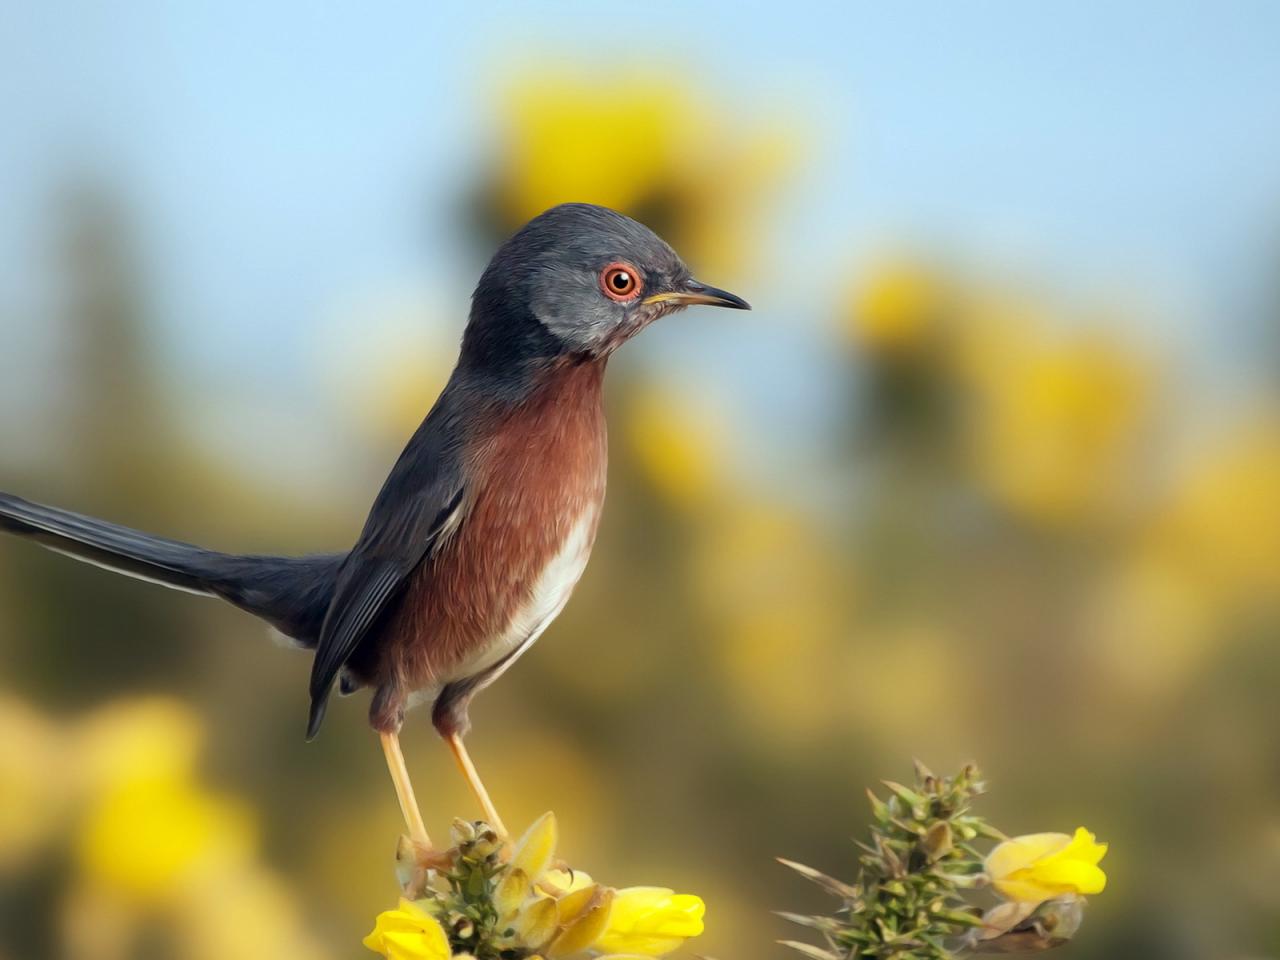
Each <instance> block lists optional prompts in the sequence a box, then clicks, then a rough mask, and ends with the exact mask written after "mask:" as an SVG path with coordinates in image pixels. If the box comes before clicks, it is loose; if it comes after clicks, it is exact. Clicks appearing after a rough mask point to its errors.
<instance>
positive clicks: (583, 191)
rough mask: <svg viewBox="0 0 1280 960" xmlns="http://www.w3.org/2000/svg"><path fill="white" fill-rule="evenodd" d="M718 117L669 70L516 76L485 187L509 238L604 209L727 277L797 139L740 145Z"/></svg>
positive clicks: (763, 137) (765, 137) (758, 137)
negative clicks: (566, 213)
mask: <svg viewBox="0 0 1280 960" xmlns="http://www.w3.org/2000/svg"><path fill="white" fill-rule="evenodd" d="M718 114H719V111H717V110H716V109H715V108H713V107H711V106H709V105H707V104H704V103H702V102H700V101H699V100H698V98H697V97H696V96H695V95H694V94H693V93H692V91H691V90H690V89H689V87H688V86H687V85H686V84H685V83H683V82H681V81H680V80H679V79H676V78H673V75H672V73H671V72H670V71H660V72H659V71H652V70H647V71H646V70H637V71H634V72H632V73H629V74H624V75H622V76H614V77H612V78H610V79H607V80H603V81H602V79H601V78H599V77H583V76H580V75H578V74H575V73H571V72H565V71H560V72H547V71H545V70H534V71H529V72H526V73H524V74H521V75H520V76H518V77H516V78H514V79H513V81H512V82H511V84H510V85H509V87H508V89H507V91H506V93H505V96H504V98H503V101H502V103H501V104H500V124H501V129H502V133H503V146H504V150H503V155H504V162H503V166H502V168H501V169H500V170H498V171H496V173H497V179H496V182H495V183H494V184H492V185H491V187H490V188H489V189H490V191H491V193H492V199H493V202H494V206H495V207H496V211H495V212H496V213H497V215H498V217H499V219H500V220H501V224H500V226H501V228H502V230H503V231H504V232H505V231H506V230H508V229H510V228H513V227H514V226H516V225H518V224H520V223H522V222H524V221H525V220H527V219H529V218H530V217H532V216H535V215H536V214H538V213H540V212H542V211H543V210H545V209H546V208H547V207H550V206H553V205H555V204H557V203H564V202H567V201H585V202H589V203H598V204H603V205H604V206H608V207H613V208H614V209H616V210H621V211H624V212H626V213H630V214H632V215H635V216H638V217H640V218H641V219H643V220H644V221H645V222H646V223H648V224H649V225H650V226H652V227H653V228H655V229H656V230H658V231H659V232H660V233H662V234H663V235H664V236H666V237H667V239H668V240H671V241H672V242H673V243H674V244H675V245H676V247H677V248H679V249H680V250H681V251H682V252H684V253H685V254H686V255H688V256H689V257H690V258H691V259H692V261H693V262H695V263H696V264H697V265H698V268H699V269H700V270H704V271H705V272H707V273H709V274H710V273H717V272H719V271H722V270H726V271H727V270H728V269H731V268H732V267H733V266H735V265H738V264H740V263H741V261H742V260H743V258H744V254H745V252H746V247H747V246H748V244H749V243H750V242H751V241H752V239H753V238H754V237H755V236H757V235H758V234H759V232H760V231H759V230H758V229H755V228H754V227H755V224H753V223H752V220H753V219H754V218H755V216H756V215H757V213H758V212H759V210H760V207H761V203H760V200H761V199H762V198H763V197H764V196H765V195H766V194H767V193H768V192H770V188H772V186H773V185H774V184H775V183H776V182H777V181H778V179H779V178H780V173H781V171H782V170H783V169H785V168H786V167H787V166H789V165H790V163H791V161H790V156H791V154H792V152H793V144H794V138H793V137H789V136H780V135H779V134H777V133H775V132H773V131H769V132H766V133H764V134H755V135H748V136H746V137H744V136H743V135H741V134H740V133H739V132H738V129H739V128H740V125H734V126H732V127H730V126H728V125H726V124H722V123H720V122H718V120H717V117H718Z"/></svg>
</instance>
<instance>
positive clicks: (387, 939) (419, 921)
mask: <svg viewBox="0 0 1280 960" xmlns="http://www.w3.org/2000/svg"><path fill="white" fill-rule="evenodd" d="M363 942H364V945H365V946H366V947H368V948H369V949H370V950H374V951H376V952H378V953H380V954H382V955H383V956H384V957H387V958H389V960H449V957H450V956H452V952H451V951H450V949H449V938H448V937H447V936H446V935H445V932H444V928H443V927H442V926H440V922H439V921H438V920H436V918H435V917H433V916H431V914H429V913H427V912H426V911H425V910H423V909H422V908H421V907H419V906H418V905H417V904H415V903H411V902H410V901H408V900H404V899H402V900H401V901H400V906H399V907H397V908H396V909H395V910H386V911H384V912H382V913H380V914H378V919H377V921H376V922H375V923H374V927H373V932H372V933H371V934H369V935H368V936H367V937H365V938H364V941H363Z"/></svg>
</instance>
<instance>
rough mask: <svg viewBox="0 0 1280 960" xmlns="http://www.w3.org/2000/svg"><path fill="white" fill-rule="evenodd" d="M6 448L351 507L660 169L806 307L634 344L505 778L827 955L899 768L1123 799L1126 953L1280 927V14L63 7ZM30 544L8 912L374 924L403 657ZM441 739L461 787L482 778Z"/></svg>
mask: <svg viewBox="0 0 1280 960" xmlns="http://www.w3.org/2000/svg"><path fill="white" fill-rule="evenodd" d="M4 20H5V27H4V37H3V41H2V44H3V50H4V53H3V56H0V109H2V110H3V115H4V117H5V124H4V126H5V134H4V136H3V138H2V139H0V489H5V490H10V491H13V492H15V493H18V494H21V495H23V496H27V497H30V498H33V499H38V500H43V501H48V502H52V503H55V504H59V505H63V506H68V507H72V508H74V509H78V510H82V511H86V512H91V513H95V514H99V515H102V516H105V517H109V518H111V519H114V520H117V521H120V522H124V523H128V524H131V525H134V526H138V527H141V528H143V529H147V530H152V531H156V532H161V533H165V534H167V535H170V536H173V537H176V538H180V539H185V540H192V541H197V542H200V543H205V544H208V545H211V546H214V547H221V548H226V549H236V550H245V551H260V552H292V551H296V552H304V551H309V550H318V549H331V548H340V547H344V546H346V545H348V544H350V543H351V542H352V541H353V540H354V538H355V536H356V534H357V533H358V530H359V527H360V525H361V523H362V521H363V516H364V513H365V511H366V509H367V507H368V504H369V503H370V502H371V500H372V497H373V495H374V493H375V492H376V490H377V488H378V485H379V484H380V482H381V479H382V477H383V476H384V474H385V472H386V470H387V469H388V468H389V465H390V463H391V462H392V461H393V460H394V458H395V456H396V455H397V453H398V452H399V449H400V446H401V445H402V443H403V442H404V440H405V439H406V437H407V436H408V434H409V433H410V432H411V431H412V429H413V428H414V426H416V424H417V423H418V421H419V420H420V419H421V417H422V416H423V414H424V413H425V411H426V410H427V408H428V407H429V405H430V403H431V402H432V400H433V398H434V396H435V394H436V391H437V390H438V389H439V388H440V386H441V385H442V383H443V381H444V378H445V377H446V375H447V373H448V370H449V369H450V367H451V365H452V363H453V360H454V354H455V345H456V343H457V340H458V337H459V335H460V333H461V330H462V326H463V323H464V321H465V317H466V311H467V307H468V301H467V298H468V295H469V293H470V290H471V287H472V285H473V284H474V282H475V279H476V277H477V276H478V274H479V271H480V269H481V267H482V266H483V264H484V262H485V260H486V259H487V257H488V256H489V254H490V253H491V252H492V250H493V249H494V247H495V245H496V244H497V243H498V242H499V240H500V239H501V238H502V237H504V236H505V235H506V234H507V233H509V232H510V231H511V230H513V229H514V228H515V227H516V226H518V225H519V224H520V223H521V222H522V221H524V220H525V219H526V218H528V217H529V216H531V215H533V214H535V213H537V212H539V211H540V210H542V209H543V208H545V207H547V206H548V205H550V204H553V203H556V202H560V201H564V200H587V201H594V202H598V203H604V204H608V205H612V206H615V207H617V208H619V209H622V210H625V211H627V212H629V213H632V214H634V215H636V216H638V217H640V218H642V219H644V220H645V221H646V222H647V223H649V224H650V225H652V226H653V227H655V228H656V229H658V230H659V231H660V232H661V233H663V234H664V235H665V236H666V237H667V238H668V239H669V240H670V241H671V242H672V243H673V244H674V245H675V246H676V247H677V248H678V249H679V250H680V251H681V252H682V253H683V254H684V256H685V258H686V259H687V260H688V261H689V262H690V263H691V265H692V266H693V267H694V269H695V270H696V271H697V273H698V275H699V276H701V277H703V278H704V279H706V280H707V281H709V282H712V283H716V284H719V285H723V286H725V287H727V288H729V289H732V290H734V291H735V292H739V293H741V294H742V295H743V296H745V297H747V298H748V299H749V300H751V301H752V303H753V304H754V306H755V311H754V312H753V313H751V314H744V315H726V314H723V313H720V312H717V311H692V312H688V313H685V314H682V315H680V316H679V317H677V318H673V319H670V320H668V321H666V322H664V323H662V324H660V325H658V326H655V327H654V328H652V329H650V330H648V331H647V332H646V333H645V334H644V335H643V336H642V337H641V338H640V339H639V340H638V341H637V342H635V343H633V344H631V345H629V346H628V347H627V348H626V349H625V350H623V351H622V352H621V353H620V355H619V356H618V357H617V358H616V359H615V360H614V362H613V364H612V365H611V366H612V372H611V376H610V384H609V389H608V405H609V418H610V424H611V428H612V464H611V472H610V494H609V504H608V507H607V509H606V511H605V518H604V522H603V525H602V529H601V532H600V539H599V542H598V545H597V548H596V551H595V557H594V559H593V561H592V564H591V566H590V567H589V569H588V571H587V574H586V576H585V577H584V579H583V582H582V584H581V585H580V587H579V589H578V592H577V595H576V597H575V599H574V601H573V602H572V603H571V604H570V605H569V606H568V608H567V610H566V612H565V613H564V615H563V616H562V617H561V618H560V619H559V621H558V622H557V623H556V624H555V625H554V626H553V627H552V628H551V630H550V631H549V632H548V634H547V635H546V637H545V638H544V639H543V640H542V642H541V643H539V644H538V645H537V647H536V648H535V649H534V650H533V651H532V652H531V653H530V654H529V655H528V656H527V657H525V658H524V659H522V660H521V662H520V664H519V665H518V666H517V667H516V668H515V669H514V670H512V671H511V672H510V673H509V674H508V675H507V678H506V679H504V681H503V682H502V683H501V684H499V685H497V686H496V687H495V688H494V689H493V690H491V691H489V692H488V693H487V694H486V695H485V696H483V697H481V698H480V699H479V701H478V702H477V705H476V707H475V709H474V710H473V716H474V717H475V720H476V728H475V731H474V733H473V735H472V737H471V739H470V741H469V742H470V744H471V748H472V751H473V754H474V755H475V758H476V761H477V763H478V764H479V765H480V768H481V770H482V771H484V773H485V776H486V779H487V780H488V782H489V786H490V788H491V789H492V791H493V793H494V796H495V799H496V801H497V803H498V805H499V807H500V808H501V809H502V810H503V812H504V815H505V816H506V818H507V820H508V822H509V823H511V824H513V825H521V824H524V823H527V822H528V821H529V820H531V819H532V818H533V817H534V816H535V815H537V814H539V813H541V812H542V811H543V810H546V809H551V808H553V809H555V810H556V811H557V813H558V814H559V816H560V818H561V824H562V842H561V850H562V852H563V853H564V855H565V856H566V857H568V858H569V859H570V860H571V861H572V862H573V863H575V864H577V865H579V866H582V867H585V868H586V869H589V870H590V871H591V872H592V873H593V875H595V876H596V877H597V878H598V879H601V880H603V881H605V882H610V883H614V884H618V885H626V884H633V883H661V884H666V885H671V886H675V887H677V888H680V889H682V890H689V891H694V892H698V893H700V894H701V895H702V896H703V897H704V898H705V900H706V901H707V903H708V909H709V913H708V933H707V935H706V937H705V938H704V939H703V940H702V941H699V943H698V944H696V945H695V946H696V952H698V953H701V954H706V955H710V956H718V957H726V958H727V957H740V956H769V955H781V954H782V952H783V951H782V948H780V947H773V946H771V944H772V942H773V940H774V939H775V938H776V937H779V936H784V935H787V934H788V933H789V931H787V930H786V929H785V928H784V927H783V925H782V922H781V921H777V920H775V919H774V918H773V917H771V915H770V914H769V912H768V911H770V910H774V909H792V910H805V909H809V908H814V909H816V908H818V907H821V906H825V905H826V904H824V903H823V902H822V900H821V895H820V893H818V892H816V891H814V890H812V889H810V888H808V887H807V886H806V885H803V884H801V883H799V882H798V881H796V880H795V879H794V878H793V877H792V876H790V875H789V873H788V872H787V871H785V870H783V869H782V868H781V867H779V866H777V865H776V864H774V863H773V860H772V858H773V857H774V856H775V855H787V856H790V857H793V858H796V859H799V860H802V861H805V862H807V863H811V864H813V865H815V866H817V867H819V868H821V869H824V870H827V871H828V872H831V873H835V874H847V875H852V874H853V873H854V872H855V856H854V850H853V847H852V846H851V844H850V843H849V842H848V838H849V837H850V836H853V835H855V834H861V832H862V830H863V825H864V824H865V821H866V809H865V800H864V798H863V794H862V791H863V787H864V786H867V785H870V784H872V783H874V782H875V781H876V780H877V779H878V778H880V777H892V778H895V779H907V778H909V776H910V759H911V757H913V756H918V757H920V758H921V759H922V760H924V761H925V762H927V763H928V764H930V765H931V766H933V767H934V768H935V769H936V770H938V771H939V772H943V771H948V770H951V769H954V768H955V767H957V766H958V765H959V764H961V763H962V762H964V761H968V760H975V761H977V762H979V763H980V764H981V765H982V767H983V768H984V769H985V771H986V772H987V774H988V777H989V780H990V781H991V783H992V785H993V793H992V795H991V796H990V798H989V799H988V801H987V802H986V804H985V807H984V809H983V812H984V813H986V814H988V815H989V816H990V817H991V818H992V819H993V820H994V821H995V822H996V823H998V824H999V825H1001V826H1002V827H1003V828H1004V829H1006V830H1008V831H1010V832H1032V831H1040V830H1059V831H1070V830H1072V829H1073V828H1074V827H1075V826H1077V825H1078V824H1085V825H1087V826H1088V827H1089V828H1090V829H1092V830H1094V831H1096V832H1097V833H1098V835H1099V837H1100V838H1101V839H1104V840H1108V841H1110V842H1111V844H1112V852H1111V853H1110V855H1109V856H1108V859H1107V862H1106V864H1105V865H1106V866H1107V868H1108V872H1109V874H1110V876H1111V886H1110V888H1109V889H1108V891H1107V892H1106V894H1105V895H1104V896H1102V897H1100V898H1098V899H1097V900H1096V902H1094V903H1093V904H1092V905H1091V907H1090V917H1089V921H1088V923H1087V924H1086V927H1085V929H1084V932H1083V933H1082V935H1081V936H1080V938H1079V939H1078V941H1077V942H1076V943H1074V944H1073V945H1072V946H1070V947H1068V948H1066V949H1067V950H1068V951H1070V953H1071V954H1072V955H1074V956H1079V957H1082V958H1084V957H1118V956H1123V957H1161V958H1165V957H1174V958H1176V957H1188V958H1191V957H1259V956H1276V955H1278V954H1280V912H1278V910H1280V720H1278V719H1277V709H1276V703H1277V696H1276V690H1277V688H1278V687H1280V636H1277V634H1278V632H1280V282H1278V281H1277V276H1278V275H1280V273H1278V271H1277V267H1278V266H1280V111H1277V110H1276V91H1277V90H1280V57H1277V56H1276V51H1277V47H1276V42H1277V40H1276V38H1277V36H1278V35H1280V8H1277V7H1276V6H1274V5H1271V4H1266V3H1261V2H1259V3H1244V2H1232V3H1223V4H1184V3H1153V2H1152V3H1147V2H1135V3H1130V4H1125V5H1122V6H1117V5H1111V4H1101V3H1076V4H1034V5H1032V4H1018V3H992V4H982V5H971V6H970V5H966V6H965V7H964V8H961V7H960V6H957V5H950V4H941V3H933V4H895V5H872V4H857V5H853V4H850V5H839V6H837V5H806V4H804V3H789V4H785V5H780V6H776V7H774V8H770V9H759V10H757V9H751V8H749V6H748V5H742V4H728V3H724V4H703V5H699V6H696V7H693V6H690V7H686V6H684V5H678V4H667V3H658V2H651V3H647V4H645V5H644V6H643V7H640V8H627V7H621V8H601V7H600V6H599V5H585V4H584V5H579V4H573V3H568V2H557V3H551V4H547V5H539V6H536V7H535V6H534V5H527V6H522V7H520V8H514V9H511V10H509V11H506V12H498V11H495V10H490V9H488V8H487V7H485V6H484V5H481V4H468V5H459V6H457V7H453V8H446V7H445V5H426V4H401V5H394V4H390V5H381V4H374V5H365V4H362V5H355V4H352V5H349V6H347V7H345V8H342V9H338V8H331V7H328V6H325V7H323V8H322V7H319V6H315V5H311V4H304V3H300V2H296V0H289V2H283V3H277V4H269V5H258V4H249V3H244V2H239V0H236V2H230V3H220V4H182V5H177V4H172V5H171V4H149V3H146V4H137V5H132V6H129V7H120V6H109V5H98V4H90V3H75V2H52V3H45V4H33V3H28V4H21V5H19V4H10V5H8V8H7V9H6V11H5V14H4ZM308 666H309V662H308V659H307V658H306V657H305V656H304V655H301V654H297V653H294V652H290V651H286V650H283V649H280V648H278V647H275V646H273V645H272V644H271V643H270V642H269V641H268V639H267V637H266V636H265V631H264V629H263V628H262V627H261V626H260V625H258V624H257V623H256V622H253V621H250V620H249V619H248V618H246V617H245V616H243V615H240V614H238V613H237V612H235V611H234V610H232V609H230V608H225V607H223V606H221V605H218V604H214V603H210V602H208V601H204V600H199V599H196V598H192V597H188V596H184V595H181V594H174V593H169V592H166V591H163V590H159V589H158V588H154V587H150V586H148V585H146V584H140V583H136V582H130V581H127V580H124V579H121V578H116V577H111V576H108V575H106V574H103V573H102V572H101V571H97V570H94V569H92V568H89V567H85V566H82V565H78V564H75V563H72V562H70V561H68V560H65V559H63V558H61V557H58V556H54V555H51V554H48V553H45V552H43V551H41V550H39V549H37V548H35V547H32V546H29V545H26V544H22V543H19V542H17V541H10V540H4V541H3V542H0V957H3V958H5V960H42V958H47V957H70V958H86V960H116V958H122V957H130V958H132V957H174V958H179V960H183V958H206V957H207V958H214V957H216V958H219V960H242V958H243V960H250V958H254V960H256V958H268V957H270V958H279V957H290V958H295V957H296V958H337V957H348V956H358V955H360V954H361V953H362V952H363V951H362V948H361V947H360V946H359V943H358V940H359V937H360V936H362V935H363V934H364V933H365V932H367V930H368V929H369V928H370V927H371V924H372V918H373V915H374V914H375V913H376V912H377V911H378V910H380V909H384V908H387V907H389V906H390V905H391V904H392V903H393V902H394V897H395V892H396V891H395V885H394V879H393V876H392V872H391V855H392V851H393V846H394V841H395V838H396V836H397V834H398V833H399V831H400V829H401V828H400V817H399V813H398V811H397V808H396V804H395V801H394V796H393V793H392V791H391V788H390V784H389V783H388V781H387V777H386V774H385V771H384V768H383V763H382V758H381V756H380V753H379V750H378V748H377V744H376V740H375V738H374V737H373V736H372V734H371V733H370V731H369V730H368V728H367V726H366V725H365V703H364V702H363V697H361V698H357V699H356V700H355V701H344V702H341V703H339V704H337V705H336V709H335V710H333V711H331V714H332V715H331V717H330V722H329V723H328V724H327V726H326V729H325V730H324V735H323V736H322V737H321V738H320V739H319V741H317V742H316V743H313V744H310V745H304V744H303V742H302V732H303V726H304V720H305V703H306V675H307V670H308ZM405 741H406V753H407V754H408V757H409V764H410V768H411V770H412V772H413V775H414V778H415V782H416V783H417V786H418V791H419V796H420V799H421V800H422V803H423V806H424V809H425V811H426V814H427V820H428V825H429V826H430V827H431V829H432V830H434V831H435V832H436V833H438V834H443V833H444V831H445V830H446V828H447V824H448V822H449V819H450V818H451V817H452V816H454V815H464V816H472V815H475V814H476V813H477V811H475V810H474V809H473V804H472V801H471V800H470V798H469V797H468V796H467V794H466V793H465V790H464V787H463V785H462V781H461V779H460V778H459V777H457V776H456V775H455V773H454V772H453V770H452V767H451V763H450V761H449V758H448V756H447V754H446V752H445V751H444V749H443V748H442V746H441V745H440V744H439V743H438V741H437V740H436V738H435V736H434V734H433V732H432V731H431V730H430V727H429V723H428V718H427V717H426V716H425V715H422V714H414V715H411V716H410V719H409V723H408V725H407V727H406V735H405Z"/></svg>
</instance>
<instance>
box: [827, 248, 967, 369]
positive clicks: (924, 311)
mask: <svg viewBox="0 0 1280 960" xmlns="http://www.w3.org/2000/svg"><path fill="white" fill-rule="evenodd" d="M945 298H946V291H945V290H944V284H943V280H942V278H941V276H940V275H937V274H935V273H933V272H931V271H929V270H927V269H925V268H924V267H923V266H921V265H919V264H916V263H912V262H909V261H906V260H903V261H900V262H896V263H888V264H886V265H884V266H883V267H881V268H880V269H879V270H877V271H875V272H874V273H873V274H872V278H871V280H870V282H869V283H868V284H867V285H866V286H865V287H863V288H862V289H860V290H858V291H856V292H855V294H854V298H853V303H852V310H851V312H850V313H849V315H848V318H847V322H848V331H849V334H850V335H851V336H852V337H853V339H854V341H855V342H856V343H857V344H858V345H859V346H861V347H863V348H864V349H868V350H871V351H882V352H885V353H896V352H901V351H905V350H909V349H914V348H917V347H920V346H921V345H922V344H923V343H924V342H925V340H926V338H927V337H928V336H929V335H930V334H931V333H934V332H936V330H934V329H933V328H934V327H935V326H936V323H937V321H938V320H939V318H940V317H941V315H942V313H943V311H944V309H945V304H944V301H945Z"/></svg>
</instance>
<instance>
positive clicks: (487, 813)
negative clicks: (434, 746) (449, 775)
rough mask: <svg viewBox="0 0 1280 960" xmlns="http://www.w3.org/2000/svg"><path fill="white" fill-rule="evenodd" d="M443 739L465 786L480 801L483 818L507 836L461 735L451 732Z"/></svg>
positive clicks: (500, 833) (502, 834) (505, 829)
mask: <svg viewBox="0 0 1280 960" xmlns="http://www.w3.org/2000/svg"><path fill="white" fill-rule="evenodd" d="M444 740H445V743H447V744H449V749H450V751H452V753H453V759H454V760H456V761H457V762H458V769H459V770H461V771H462V775H463V776H464V777H465V778H466V780H467V786H469V787H470V788H471V792H472V793H474V794H475V795H476V799H477V800H479V801H480V808H481V809H482V810H484V818H485V820H486V821H487V822H488V824H489V826H491V827H493V828H494V829H495V830H497V831H498V833H499V835H501V836H503V837H505V836H507V828H506V827H505V826H503V823H502V818H501V817H500V816H498V810H497V808H496V807H494V805H493V801H492V800H490V799H489V791H488V790H486V789H485V788H484V783H483V782H482V781H481V779H480V774H478V773H476V765H475V764H474V763H472V762H471V755H470V754H469V753H467V748H466V747H465V746H464V745H463V743H462V737H461V736H460V735H459V734H457V733H451V734H449V735H448V736H447V737H445V738H444Z"/></svg>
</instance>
